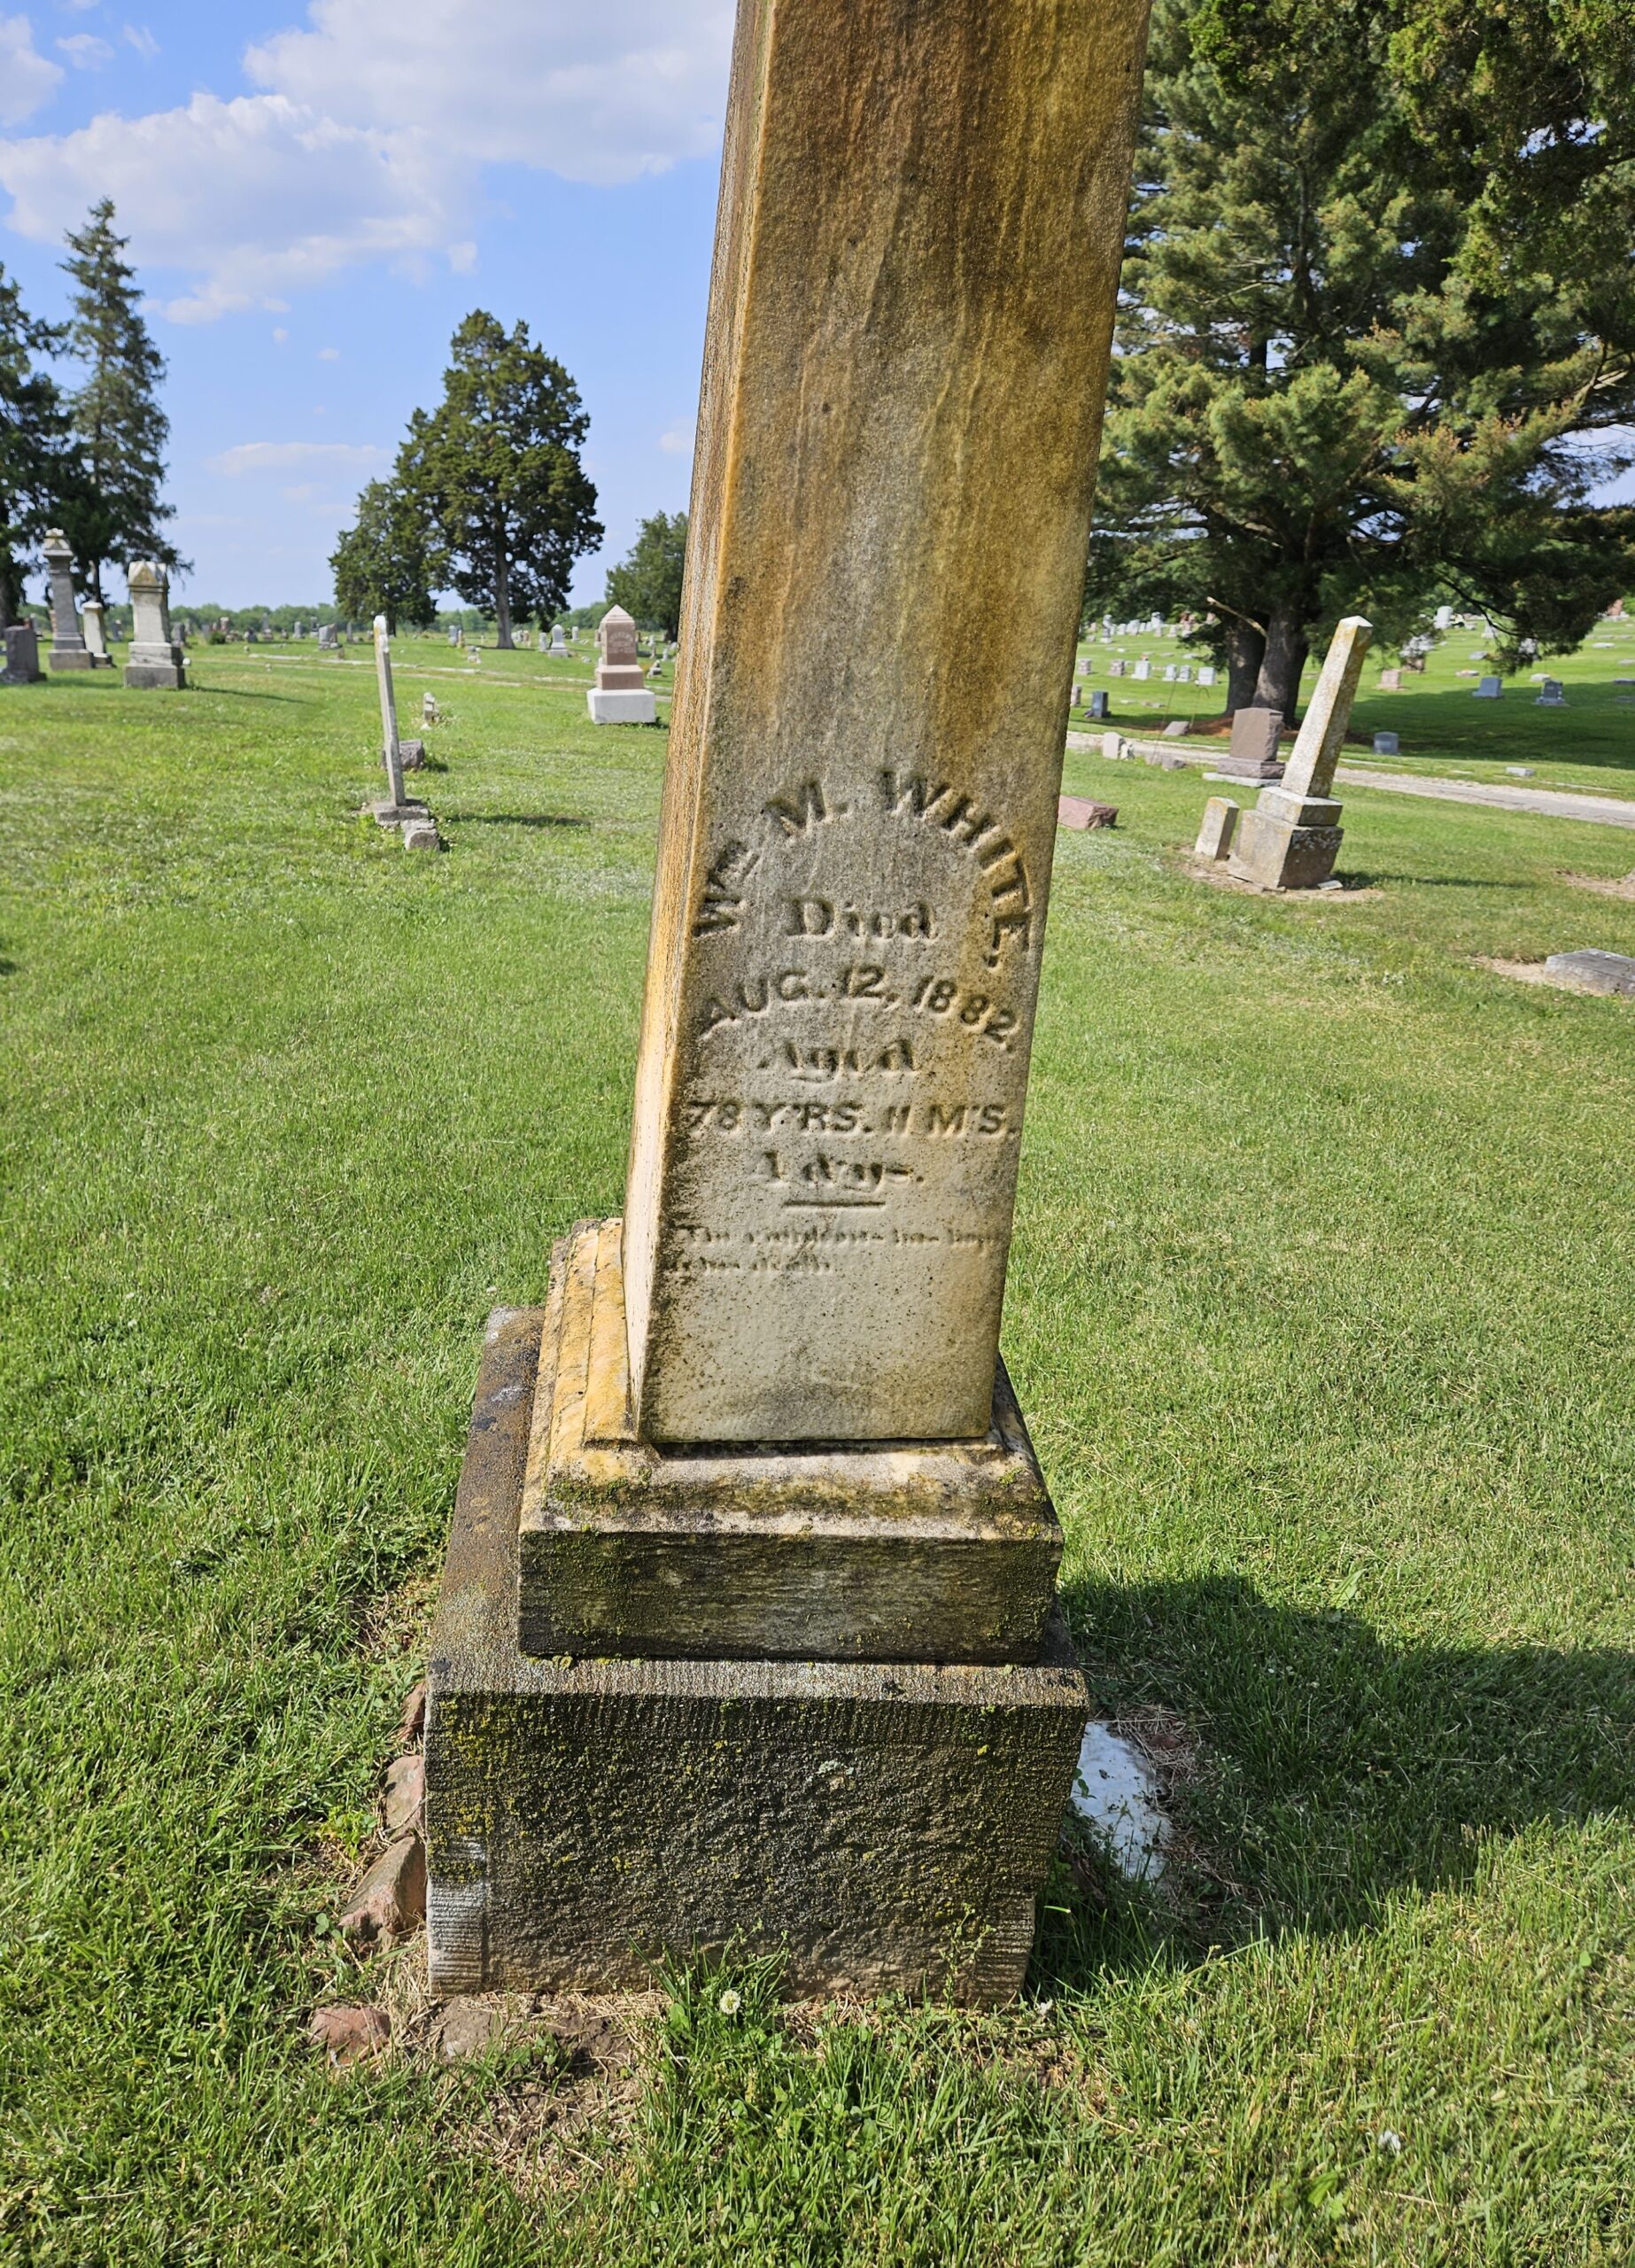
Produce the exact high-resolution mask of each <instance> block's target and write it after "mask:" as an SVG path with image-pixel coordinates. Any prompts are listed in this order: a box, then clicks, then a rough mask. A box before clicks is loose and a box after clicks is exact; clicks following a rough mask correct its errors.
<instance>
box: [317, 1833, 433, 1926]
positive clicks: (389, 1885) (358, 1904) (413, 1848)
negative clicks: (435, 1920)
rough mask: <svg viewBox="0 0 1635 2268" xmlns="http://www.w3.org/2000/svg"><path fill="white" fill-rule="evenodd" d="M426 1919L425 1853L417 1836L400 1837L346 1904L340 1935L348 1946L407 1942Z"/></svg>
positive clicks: (370, 1870) (341, 1919) (364, 1878)
mask: <svg viewBox="0 0 1635 2268" xmlns="http://www.w3.org/2000/svg"><path fill="white" fill-rule="evenodd" d="M425 1918H426V1852H425V1846H424V1845H423V1844H422V1842H421V1839H420V1837H419V1836H418V1835H400V1836H399V1837H398V1839H397V1841H396V1842H395V1843H394V1844H393V1845H391V1849H390V1850H388V1851H384V1852H382V1854H381V1856H380V1857H379V1858H378V1859H376V1861H375V1863H374V1865H373V1866H372V1867H371V1868H369V1870H368V1874H366V1875H365V1876H364V1877H363V1880H362V1881H361V1882H360V1884H358V1887H357V1889H356V1890H355V1891H353V1894H352V1897H351V1899H349V1900H348V1901H347V1906H346V1910H345V1913H344V1914H343V1915H341V1918H340V1925H339V1926H340V1932H341V1935H342V1937H344V1938H345V1939H346V1941H347V1943H348V1944H349V1945H353V1946H370V1945H373V1944H374V1943H375V1941H376V1938H406V1937H407V1936H408V1934H409V1932H410V1930H417V1929H418V1928H419V1927H420V1924H421V1923H422V1922H423V1921H424V1920H425Z"/></svg>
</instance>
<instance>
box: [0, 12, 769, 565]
mask: <svg viewBox="0 0 1635 2268" xmlns="http://www.w3.org/2000/svg"><path fill="white" fill-rule="evenodd" d="M731 24H732V7H731V5H730V0H602V4H601V6H599V7H597V8H594V9H592V8H587V7H585V5H583V4H582V0H581V4H573V0H482V4H481V5H480V6H477V5H472V6H457V5H451V4H450V0H314V4H313V5H311V6H309V7H308V8H306V11H305V12H302V11H301V9H300V6H299V4H298V0H297V4H295V5H292V6H281V5H280V4H278V0H258V4H256V5H254V6H242V5H236V4H232V0H229V4H228V5H227V6H225V7H223V8H221V9H218V10H215V11H208V10H205V9H204V8H201V7H200V6H199V5H198V0H193V4H192V5H189V6H183V5H182V4H180V0H151V4H150V0H132V4H131V5H130V6H129V7H126V6H124V5H122V4H120V0H23V4H21V5H20V6H15V5H14V0H0V262H3V263H4V266H5V268H7V269H8V271H9V272H10V273H11V274H12V276H14V277H15V278H16V279H17V281H18V282H19V284H20V286H21V288H22V291H23V294H24V299H25V304H26V305H27V307H29V308H30V309H31V310H32V311H34V312H35V313H38V314H40V315H57V314H59V313H61V312H62V311H63V308H64V307H65V304H66V278H64V277H63V276H62V275H61V273H60V271H59V269H58V259H59V258H60V247H61V239H62V234H63V231H64V229H66V228H68V227H71V226H77V225H78V224H79V223H80V221H81V219H82V218H83V215H84V213H85V211H86V208H87V207H88V206H89V205H90V204H91V203H92V201H93V200H94V199H95V198H97V197H100V196H103V195H109V196H112V198H113V199H114V201H115V204H116V206H117V207H118V210H119V225H120V231H121V233H122V234H125V235H128V237H129V238H130V240H131V241H130V252H129V254H128V257H129V258H130V259H131V260H133V261H134V262H135V263H136V267H137V268H138V271H139V275H140V277H141V281H142V283H143V289H144V291H146V292H147V294H148V296H149V301H150V307H149V314H150V320H151V324H152V328H153V333H154V337H155V338H156V340H157V341H158V344H159V348H160V350H161V352H162V353H164V354H165V356H166V358H167V361H168V363H169V366H170V369H169V377H168V379H167V385H166V390H165V401H166V407H167V410H168V412H169V415H170V420H171V448H170V467H171V470H170V482H169V495H170V501H172V502H173V503H174V505H175V507H176V509H177V518H176V540H177V542H178V544H179V545H180V547H181V548H182V551H183V552H184V553H186V554H187V555H190V557H192V558H193V560H194V561H195V562H196V563H197V564H196V571H195V573H194V575H193V577H192V579H190V582H189V584H188V585H187V586H186V591H185V593H184V595H188V594H190V595H191V596H192V597H193V598H194V599H213V600H217V601H219V602H221V604H222V605H225V606H247V605H252V604H254V603H256V602H267V603H268V604H278V603H281V602H317V601H322V600H323V599H326V598H327V597H328V595H329V588H330V579H329V566H328V556H329V551H330V550H331V549H332V548H333V545H334V540H335V536H336V532H337V530H338V529H339V528H341V527H342V526H344V525H345V524H346V522H347V520H348V518H349V517H350V507H351V504H352V501H353V498H354V496H355V495H356V493H357V491H358V489H359V487H360V485H362V483H363V482H364V481H365V480H367V479H369V478H373V477H374V476H375V475H376V473H378V472H380V471H382V470H385V469H386V468H387V467H388V466H389V465H390V463H391V456H392V454H393V452H394V450H395V448H396V446H397V443H398V439H399V436H400V434H401V432H402V430H403V427H404V425H405V423H406V422H407V418H408V415H409V412H410V411H411V410H412V409H413V408H415V407H416V406H417V405H419V406H422V407H427V408H429V407H430V405H431V404H432V403H433V402H434V401H435V400H436V399H437V396H438V388H439V382H440V377H441V373H442V370H443V367H444V363H445V361H446V349H447V345H448V339H449V336H450V334H451V332H452V331H453V328H454V326H455V324H456V323H457V322H459V321H460V319H461V316H462V315H465V314H466V313H468V312H469V309H470V308H472V307H486V308H488V309H489V310H490V311H491V312H492V313H493V314H494V315H498V316H499V317H500V319H501V321H502V322H506V323H510V322H514V321H515V319H516V318H517V317H518V316H521V317H523V318H524V319H525V320H526V321H527V322H528V324H529V327H530V329H531V332H532V334H533V336H534V337H535V338H536V339H538V340H539V342H540V343H541V344H543V345H544V346H546V347H547V348H548V350H549V351H550V352H551V353H554V354H555V355H556V356H557V357H558V358H559V359H560V360H561V361H562V362H564V363H565V364H566V366H567V368H568V369H569V370H570V372H571V373H572V375H573V377H574V378H575V379H576V380H577V384H578V386H579V389H580V392H581V393H582V395H583V397H584V400H585V407H586V408H587V409H588V411H589V413H590V418H591V431H590V439H589V442H588V444H587V447H586V452H585V462H586V467H587V470H589V471H590V473H591V476H592V478H593V479H594V480H595V482H596V484H597V487H598V490H599V491H600V494H601V518H602V521H603V523H604V524H605V526H606V528H607V531H608V535H607V543H606V546H605V548H604V550H603V552H602V553H601V555H599V556H598V557H597V558H594V559H587V560H585V561H584V562H582V563H581V565H580V569H579V572H578V575H577V579H576V583H575V596H576V598H577V599H580V600H585V599H589V598H595V597H599V596H600V595H601V588H602V581H603V576H604V572H605V569H606V566H607V564H608V562H609V561H610V560H611V559H615V558H617V557H619V556H620V555H622V554H623V553H624V551H625V550H626V549H627V548H628V547H629V545H630V542H631V540H632V537H633V536H634V533H635V530H636V525H637V523H638V521H639V519H640V518H641V517H643V515H644V514H646V513H648V512H653V511H657V510H661V509H663V510H666V511H674V510H677V509H681V508H682V507H684V506H685V505H686V497H687V485H688V481H689V478H690V475H691V468H692V436H693V420H694V408H695V404H696V400H697V389H698V372H699V358H700V353H701V347H702V340H703V323H704V299H705V292H706V289H707V286H708V282H709V249H710V239H711V234H712V229H713V224H714V214H715V198H716V175H717V164H718V161H719V134H720V120H721V114H722V111H723V108H724V105H725V93H726V72H727V52H728V43H729V40H730V36H731Z"/></svg>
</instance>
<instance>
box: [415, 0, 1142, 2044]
mask: <svg viewBox="0 0 1635 2268" xmlns="http://www.w3.org/2000/svg"><path fill="white" fill-rule="evenodd" d="M1145 18H1146V7H1145V0H1074V4H1073V6H1071V7H1065V8H1064V7H1063V6H1061V5H1060V4H1059V0H1006V4H1005V5H1004V6H1003V7H996V6H995V5H994V4H993V0H938V4H937V5H936V6H934V7H911V8H910V7H904V6H903V5H902V4H901V0H740V10H739V25H738V38H737V45H736V51H735V57H734V64H733V78H732V96H731V99H730V103H729V107H728V123H727V131H726V140H725V153H724V159H723V172H722V198H721V207H720V217H719V221H718V227H717V249H716V260H715V269H714V276H713V281H712V284H711V297H710V310H709V330H708V341H707V346H706V350H705V366H704V381H703V388H702V398H701V416H700V421H699V423H700V444H699V453H698V459H697V462H696V466H695V470H694V489H693V500H692V509H691V514H690V523H689V524H690V534H689V545H690V550H689V555H688V560H687V571H686V621H685V624H684V626H683V632H682V640H681V656H680V664H679V672H678V693H677V699H676V708H675V716H674V720H673V723H672V726H671V733H670V753H669V763H668V770H667V776H666V781H665V789H664V804H663V814H662V818H661V823H660V842H659V860H658V878H657V883H656V888H655V900H654V913H653V927H652V936H651V943H650V947H649V955H648V964H647V993H646V1002H645V1007H644V1012H643V1021H642V1029H641V1037H640V1043H639V1061H638V1068H637V1075H636V1096H635V1110H634V1125H633V1132H632V1146H631V1160H630V1173H629V1182H628V1190H627V1196H626V1203H625V1210H624V1217H623V1220H618V1219H615V1220H608V1221H596V1222H589V1223H581V1224H580V1226H579V1227H578V1228H577V1230H575V1231H573V1232H572V1233H571V1234H570V1235H569V1236H568V1237H566V1238H564V1239H562V1241H561V1243H560V1244H559V1245H558V1246H557V1247H556V1248H555V1251H554V1255H553V1261H552V1268H551V1276H550V1291H549V1299H548V1303H547V1305H546V1307H545V1308H544V1309H520V1310H519V1309H499V1310H497V1311H496V1313H495V1314H494V1316H493V1317H492V1318H491V1320H490V1324H489V1331H488V1336H487V1342H486V1346H485V1348H484V1356H483V1361H482V1367H481V1371H480V1373H479V1379H478V1385H477V1409H476V1412H475V1416H474V1419H473V1425H472V1430H471V1434H470V1439H469V1446H468V1449H467V1452H466V1458H465V1464H464V1469H463V1472H462V1476H461V1487H460V1494H459V1498H458V1503H457V1505H456V1510H455V1514H454V1521H453V1536H452V1541H451V1546H450V1551H449V1558H448V1565H447V1569H446V1574H445V1577H444V1582H443V1589H442V1595H441V1599H440V1602H439V1606H438V1620H437V1625H436V1628H435V1631H434V1633H433V1637H432V1643H431V1656H432V1658H431V1666H430V1679H429V1682H430V1698H429V1706H428V1716H427V1747H426V1812H425V1818H426V1832H427V1845H428V1858H429V1868H430V1887H429V1902H428V1920H429V1935H430V1965H431V1980H432V1985H433V1988H434V1990H436V1991H438V1992H463V1991H481V1990H489V1989H495V1988H501V1987H511V1988H516V1989H521V1990H545V1989H552V1988H565V1987H581V1988H589V1987H593V1986H598V1985H602V1986H605V1985H616V1984H620V1983H625V1982H631V1981H635V1980H639V1979H641V1978H644V1977H647V1975H648V1974H649V1973H650V1964H651V1962H652V1961H653V1959H654V1958H655V1955H657V1954H659V1953H662V1952H663V1951H665V1950H666V1949H668V1950H670V1951H672V1952H675V1953H680V1954H683V1955H686V1954H688V1953H692V1952H694V1950H698V1949H705V1950H709V1949H718V1948H724V1947H726V1946H734V1947H736V1948H738V1949H739V1950H740V1951H743V1952H746V1953H774V1954H778V1955H779V1956H781V1957H782V1959H783V1961H784V1962H785V1965H786V1967H785V1974H786V1977H787V1983H788V1985H790V1987H791V1988H792V1989H794V1990H797V1991H803V1992H805V1991H831V1990H841V1989H848V1990H855V1991H872V1990H877V1989H887V1988H890V1989H897V1990H903V1991H907V1992H929V1993H932V1994H934V1995H939V1996H944V1997H951V1998H954V1999H957V2000H972V2001H983V2000H995V1999H997V1998H1001V1997H1003V1996H1005V1995H1008V1994H1010V1993H1011V1992H1014V1991H1016V1989H1017V1988H1018V1987H1019V1985H1020V1984H1021V1982H1022V1979H1023V1977H1024V1974H1025V1972H1026V1969H1027V1961H1028V1956H1029V1952H1030V1949H1031V1946H1032V1943H1033V1935H1034V1913H1035V1900H1036V1898H1037V1895H1038V1892H1039V1891H1040V1888H1041V1886H1042V1882H1043V1879H1044V1875H1045V1870H1046V1868H1047V1866H1048V1864H1049V1862H1050V1854H1051V1852H1052V1850H1053V1848H1054V1846H1055V1843H1056V1838H1057V1835H1058V1829H1059V1826H1060V1822H1061V1819H1062V1816H1063V1812H1064V1808H1065V1804H1066V1800H1067V1797H1068V1792H1069V1789H1070V1786H1071V1783H1072V1777H1073V1767H1074V1762H1075V1759H1076V1756H1077V1751H1078V1747H1079V1743H1080V1738H1081V1732H1082V1728H1083V1723H1084V1719H1085V1716H1086V1714H1087V1711H1088V1706H1089V1697H1088V1693H1087V1689H1086V1687H1085V1683H1084V1680H1083V1677H1082V1675H1081V1672H1080V1670H1079V1667H1078V1665H1077V1661H1076V1658H1075V1657H1074V1655H1073V1651H1072V1648H1071V1646H1070V1644H1069V1643H1068V1640H1067V1636H1066V1633H1065V1628H1064V1626H1063V1622H1062V1619H1061V1617H1060V1614H1059V1612H1058V1608H1057V1604H1056V1599H1055V1575H1056V1569H1057V1565H1058V1559H1059V1556H1060V1551H1061V1532H1060V1529H1059V1527H1058V1524H1057V1520H1056V1515H1055V1512H1054V1511H1053V1509H1052V1507H1051V1504H1050V1496H1049V1495H1048V1493H1047V1491H1046V1488H1045V1486H1044V1482H1043V1480H1042V1476H1041V1473H1040V1470H1039V1466H1038V1464H1037V1462H1036V1461H1035V1458H1034V1452H1033V1449H1032V1446H1031V1444H1030V1442H1029V1440H1028V1435H1027V1427H1026V1425H1025V1424H1024V1422H1023V1419H1022V1417H1021V1414H1020V1411H1019V1409H1018V1406H1017V1402H1016V1399H1015V1396H1014V1394H1013V1393H1012V1391H1011V1385H1010V1382H1009V1380H1008V1379H1007V1378H1006V1375H1005V1371H1004V1368H1003V1363H1001V1362H1000V1361H999V1359H998V1341H999V1324H1000V1309H1001V1305H1002V1302H1003V1293H1004V1280H1005V1262H1006V1255H1007V1251H1008V1247H1009V1245H1010V1239H1011V1214H1012V1207H1013V1201H1014V1196H1015V1188H1016V1171H1017V1153H1018V1146H1019V1139H1020V1135H1021V1124H1022V1106H1023V1101H1024V1097H1025V1093H1026V1089H1027V1060H1028V1050H1029V1045H1030V1041H1031V1038H1032V1032H1033V1021H1034V999H1035V995H1036V992H1037V988H1038V979H1039V963H1040V953H1041V950H1042V944H1043V925H1044V916H1045V904H1046V897H1047V894H1048V889H1049V884H1050V858H1051V850H1052V846H1053V842H1054V835H1055V826H1056V809H1057V793H1058V785H1059V781H1060V774H1061V759H1062V750H1063V744H1064V735H1065V724H1066V703H1067V695H1068V689H1069V683H1070V672H1071V666H1072V661H1073V649H1074V633H1075V630H1076V626H1077V621H1078V615H1079V609H1080V604H1081V596H1082V588H1083V577H1084V558H1085V552H1086V547H1087V542H1088V537H1089V509H1090V488H1091V480H1092V476H1093V471H1094V467H1095V463H1096V443H1097V438H1098V433H1099V429H1100V423H1101V408H1102V400H1103V394H1104V386H1105V380H1106V370H1107V358H1108V348H1109V340H1110V334H1111V329H1112V309H1113V299H1114V292H1115V290H1116V286H1117V281H1118V272H1119V261H1120V252H1121V250H1122V245H1123V236H1124V220H1125V212H1126V206H1127V196H1128V188H1129V172H1130V156H1131V147H1132V140H1133V129H1134V122H1135V105H1136V97H1137V91H1138V87H1139V82H1140V75H1141V66H1142V57H1143V44H1144V39H1145V28H1146V25H1145ZM1087 272H1088V275H1089V290H1088V291H1087V289H1086V276H1087ZM1087 307H1088V309H1089V319H1088V320H1087V314H1086V310H1087ZM996 589H999V590H1003V592H1004V593H1005V594H1006V604H1005V606H1004V608H1003V610H1002V611H1001V612H1000V613H999V614H998V615H997V616H996V615H995V614H994V613H993V611H992V610H991V609H990V608H989V607H988V606H987V605H986V604H985V601H986V599H987V595H988V594H989V593H991V592H992V591H994V590H996ZM927 652H931V653H934V654H935V655H937V656H940V657H941V660H940V664H939V667H938V668H937V669H936V670H935V671H934V672H928V671H927V670H926V666H925V656H926V653H927Z"/></svg>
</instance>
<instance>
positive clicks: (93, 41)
mask: <svg viewBox="0 0 1635 2268" xmlns="http://www.w3.org/2000/svg"><path fill="white" fill-rule="evenodd" d="M57 47H58V53H59V54H62V55H66V57H67V58H68V60H69V62H70V63H72V64H73V66H74V69H75V70H76V71H100V70H101V68H102V66H103V65H104V64H105V63H112V60H113V50H112V48H111V47H110V46H109V45H108V43H107V41H106V40H105V39H98V38H97V35H96V34H95V32H71V33H70V34H69V35H68V37H67V38H66V39H59V40H58V43H57Z"/></svg>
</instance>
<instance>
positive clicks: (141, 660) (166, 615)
mask: <svg viewBox="0 0 1635 2268" xmlns="http://www.w3.org/2000/svg"><path fill="white" fill-rule="evenodd" d="M129 580H130V613H131V624H130V647H129V650H128V652H127V654H126V656H125V682H126V684H127V685H131V686H137V687H142V688H143V689H144V690H146V691H149V692H164V693H180V692H181V690H182V687H184V686H185V685H186V683H187V668H186V656H184V655H183V653H182V649H181V647H180V646H179V645H177V643H176V642H175V641H174V638H172V636H171V634H170V578H169V577H168V576H167V574H166V572H165V570H164V569H163V568H162V567H160V566H159V565H158V564H157V563H155V562H154V561H153V560H151V559H144V560H141V561H139V562H138V563H137V564H136V566H135V567H133V568H132V569H131V571H130V578H129Z"/></svg>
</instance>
